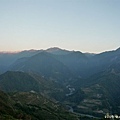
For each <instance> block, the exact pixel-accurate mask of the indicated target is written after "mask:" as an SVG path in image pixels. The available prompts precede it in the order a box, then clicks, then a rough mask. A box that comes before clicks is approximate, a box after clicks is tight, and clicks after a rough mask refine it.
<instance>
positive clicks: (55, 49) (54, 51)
mask: <svg viewBox="0 0 120 120" xmlns="http://www.w3.org/2000/svg"><path fill="white" fill-rule="evenodd" d="M45 51H46V52H48V53H52V54H55V55H66V54H69V53H71V52H73V51H68V50H63V49H60V48H58V47H53V48H49V49H47V50H45Z"/></svg>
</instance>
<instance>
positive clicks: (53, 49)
mask: <svg viewBox="0 0 120 120" xmlns="http://www.w3.org/2000/svg"><path fill="white" fill-rule="evenodd" d="M58 50H63V49H61V48H59V47H51V48H48V49H47V50H46V51H58Z"/></svg>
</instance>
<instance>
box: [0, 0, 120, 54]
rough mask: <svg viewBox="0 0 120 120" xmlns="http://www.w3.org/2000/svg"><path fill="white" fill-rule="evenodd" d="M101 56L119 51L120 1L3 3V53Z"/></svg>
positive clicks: (0, 13) (28, 0)
mask: <svg viewBox="0 0 120 120" xmlns="http://www.w3.org/2000/svg"><path fill="white" fill-rule="evenodd" d="M55 46H56V47H60V48H64V49H68V50H79V51H82V52H92V53H99V52H102V51H106V50H112V49H116V48H118V47H120V0H0V51H20V50H25V49H27V50H28V49H47V48H49V47H55Z"/></svg>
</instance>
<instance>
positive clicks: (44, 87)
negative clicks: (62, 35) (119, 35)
mask: <svg viewBox="0 0 120 120" xmlns="http://www.w3.org/2000/svg"><path fill="white" fill-rule="evenodd" d="M0 73H1V75H0V89H1V90H3V91H4V92H6V93H8V92H10V93H14V92H17V94H19V92H30V91H33V92H35V93H38V94H41V95H43V96H45V97H46V98H47V99H50V100H52V101H54V102H58V103H60V104H63V105H65V106H69V107H70V108H71V109H72V112H74V113H79V114H85V115H86V114H87V115H93V116H96V117H104V116H105V114H106V113H110V114H119V113H120V102H119V98H120V48H118V49H116V50H113V51H107V52H103V53H100V54H90V53H82V52H80V51H69V50H65V49H60V48H57V47H55V48H49V49H47V50H27V51H22V52H18V53H0Z"/></svg>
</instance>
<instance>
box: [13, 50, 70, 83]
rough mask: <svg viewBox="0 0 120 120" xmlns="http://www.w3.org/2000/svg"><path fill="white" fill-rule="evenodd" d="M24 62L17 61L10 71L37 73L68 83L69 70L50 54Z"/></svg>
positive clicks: (43, 53)
mask: <svg viewBox="0 0 120 120" xmlns="http://www.w3.org/2000/svg"><path fill="white" fill-rule="evenodd" d="M24 60H25V59H24ZM24 60H23V61H22V62H21V61H20V60H19V61H20V62H18V61H17V63H15V64H14V65H13V66H12V67H11V69H12V70H16V71H25V72H35V73H39V74H40V75H42V76H45V77H46V78H49V79H51V80H54V81H60V82H64V81H66V80H67V81H68V80H69V79H70V78H71V77H72V74H71V72H70V70H69V69H68V68H67V67H66V66H65V65H64V64H63V63H62V62H60V61H59V60H57V59H55V58H54V57H53V55H52V54H50V53H47V52H41V53H39V54H36V55H34V56H32V57H30V58H27V59H26V60H25V61H24Z"/></svg>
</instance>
